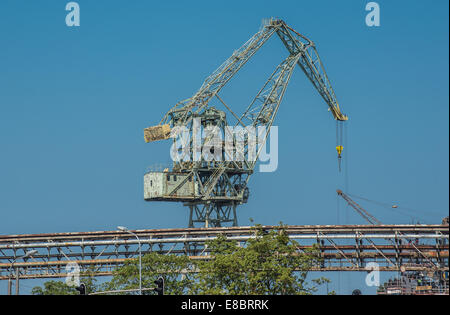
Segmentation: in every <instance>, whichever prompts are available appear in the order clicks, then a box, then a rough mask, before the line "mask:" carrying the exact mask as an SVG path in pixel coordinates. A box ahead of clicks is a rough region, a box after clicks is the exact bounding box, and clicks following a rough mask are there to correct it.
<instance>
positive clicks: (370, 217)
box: [336, 189, 382, 225]
mask: <svg viewBox="0 0 450 315" xmlns="http://www.w3.org/2000/svg"><path fill="white" fill-rule="evenodd" d="M336 193H337V194H338V196H340V197H342V199H344V200H345V201H347V203H348V204H349V205H350V206H351V207H352V208H353V209H355V211H356V212H358V213H359V215H360V216H362V217H363V218H364V219H365V220H366V221H367V222H369V223H370V224H372V225H382V223H381V222H380V221H379V220H378V219H377V218H375V217H374V216H373V215H371V214H370V213H369V212H368V211H367V210H365V209H364V208H363V207H361V206H360V205H359V204H357V203H356V202H355V201H354V200H353V199H352V198H350V197H349V196H348V195H347V194H345V193H344V192H343V191H342V190H340V189H338V190H336Z"/></svg>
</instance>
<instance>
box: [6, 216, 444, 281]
mask: <svg viewBox="0 0 450 315" xmlns="http://www.w3.org/2000/svg"><path fill="white" fill-rule="evenodd" d="M277 228H278V227H277V226H263V227H262V229H264V230H266V231H270V230H272V229H277ZM285 230H286V233H287V234H288V236H289V237H290V238H291V239H293V240H295V241H297V242H298V244H299V245H298V250H299V252H302V251H303V250H306V249H308V248H311V246H312V245H313V244H316V243H317V244H318V245H319V250H320V253H321V256H322V258H323V263H322V264H321V265H320V266H316V267H314V270H318V271H319V270H320V271H364V270H365V265H366V264H367V263H368V262H377V263H379V264H380V270H385V271H398V270H399V268H400V267H402V268H406V269H407V270H448V256H449V245H448V244H449V242H448V238H449V229H448V225H377V226H369V225H347V226H345V225H340V226H333V225H318V226H314V225H304V226H299V225H290V226H286V227H285ZM133 232H134V233H136V235H138V237H139V238H140V241H141V243H142V251H143V253H144V254H145V253H149V252H158V253H161V254H177V255H188V256H191V258H192V259H208V255H209V253H208V250H207V249H205V248H204V243H205V241H207V240H210V239H213V238H215V237H217V236H218V235H220V234H223V235H226V236H227V238H229V239H233V240H236V241H239V242H241V243H245V241H247V240H248V239H250V238H253V237H254V236H255V229H254V228H252V227H224V228H217V227H215V228H189V229H151V230H135V231H133ZM137 243H138V242H137V239H135V238H134V237H132V236H130V235H129V234H128V233H124V232H120V231H93V232H70V233H46V234H23V235H1V236H0V279H8V278H9V277H10V276H11V274H13V272H14V271H15V270H16V269H17V268H18V269H19V277H20V278H23V279H30V278H54V277H63V276H65V275H66V274H67V271H66V270H65V268H66V266H67V265H68V264H69V263H70V262H76V263H77V264H78V265H79V266H80V269H81V271H83V270H86V269H87V268H88V267H90V268H92V267H94V272H95V274H96V275H98V276H103V275H111V273H112V271H113V270H114V268H116V267H117V266H121V265H123V263H124V262H125V261H126V260H127V259H130V258H135V257H137V253H138V246H137ZM29 250H36V251H37V253H35V254H34V255H33V256H32V257H28V258H25V259H24V258H21V256H23V254H24V253H25V252H26V251H29Z"/></svg>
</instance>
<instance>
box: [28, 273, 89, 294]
mask: <svg viewBox="0 0 450 315" xmlns="http://www.w3.org/2000/svg"><path fill="white" fill-rule="evenodd" d="M96 281H97V279H96V278H94V274H93V272H92V271H87V272H85V273H83V274H82V275H81V277H80V283H84V284H85V286H86V293H87V294H89V293H91V292H96V291H97V290H98V288H97V286H96ZM31 294H33V295H79V294H80V292H78V291H77V290H76V289H75V287H74V286H68V285H67V284H66V283H65V282H63V281H54V280H52V281H46V282H45V283H44V287H40V286H36V287H34V288H33V289H32V290H31Z"/></svg>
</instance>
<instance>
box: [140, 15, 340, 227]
mask: <svg viewBox="0 0 450 315" xmlns="http://www.w3.org/2000/svg"><path fill="white" fill-rule="evenodd" d="M275 33H276V34H277V35H278V37H279V38H280V39H281V41H282V42H283V44H284V46H285V47H286V48H287V50H288V52H289V54H288V56H287V57H286V58H285V59H284V60H282V61H281V63H280V64H279V65H278V66H277V67H276V68H275V70H274V71H273V73H272V74H271V75H270V77H269V78H268V79H267V81H266V82H265V84H264V85H263V87H262V88H261V90H260V91H259V92H258V94H257V95H256V97H255V98H254V99H253V101H252V102H251V103H250V104H249V105H248V107H247V108H246V109H245V110H244V112H243V113H241V114H237V113H236V112H235V111H233V110H232V108H231V107H230V106H228V105H227V104H226V102H225V101H224V100H223V99H222V97H221V96H220V95H219V92H220V91H221V90H222V89H223V87H224V86H225V85H226V84H227V83H228V82H229V81H230V79H231V78H233V77H234V76H235V75H236V73H237V72H238V71H239V70H240V69H241V68H242V67H243V66H244V65H245V64H246V63H247V62H248V61H249V60H250V59H251V57H252V56H253V55H254V54H255V53H256V52H257V51H258V50H259V49H260V48H261V47H262V46H263V45H264V44H265V43H266V42H267V41H268V40H269V39H270V38H271V37H272V36H273V35H274V34H275ZM296 65H298V66H299V67H300V68H301V69H302V71H303V72H304V73H305V75H306V76H307V77H308V79H309V80H310V81H311V83H312V84H313V86H314V87H315V88H316V90H317V91H318V92H319V94H320V95H321V96H322V98H323V99H324V100H325V102H326V104H327V105H328V109H329V111H331V113H332V115H333V118H334V119H335V120H336V121H338V122H339V121H340V122H343V121H346V120H347V119H348V118H347V116H345V115H344V114H342V112H341V110H340V107H339V103H338V101H337V99H336V96H335V94H334V91H333V88H332V86H331V83H330V81H329V79H328V76H327V74H326V72H325V68H324V66H323V64H322V61H321V60H320V58H319V55H318V53H317V50H316V47H315V45H314V43H313V42H312V41H310V40H309V39H308V38H306V37H305V36H303V35H301V34H299V33H298V32H296V31H295V30H293V29H292V28H291V27H289V26H288V25H287V24H286V23H285V22H284V21H283V20H279V19H270V20H268V21H267V22H266V23H265V24H263V25H262V27H261V29H260V30H259V31H258V32H257V33H256V34H255V35H254V36H252V37H251V38H250V39H249V40H248V41H247V42H246V43H245V44H244V45H243V46H242V47H241V48H239V49H238V50H236V51H234V52H233V54H232V55H231V56H230V57H229V58H228V59H227V60H226V61H225V62H224V63H223V64H222V65H221V66H220V67H219V68H217V70H216V71H214V72H213V73H212V74H211V75H210V76H209V77H207V78H206V80H205V81H204V82H203V84H202V86H201V87H200V89H199V90H198V91H197V92H196V93H195V94H194V95H193V96H192V97H191V98H188V99H186V100H183V101H181V102H179V103H177V104H176V105H175V106H174V107H172V108H171V109H170V110H169V111H168V112H167V113H166V114H165V115H164V117H163V118H162V120H161V122H160V124H159V125H158V126H154V127H149V128H146V129H144V138H145V141H146V142H152V141H156V140H164V139H170V138H173V141H174V146H173V148H175V149H174V150H175V151H177V152H178V153H180V152H181V155H180V154H179V155H178V159H176V160H174V161H173V166H172V169H171V170H169V169H166V170H165V171H164V172H149V173H146V174H145V175H144V198H145V200H147V201H178V202H183V203H184V205H186V206H188V207H189V209H190V215H189V227H194V225H195V224H198V223H200V224H202V225H204V226H207V227H208V226H222V225H223V224H227V223H231V224H232V225H234V226H236V225H237V215H236V207H237V206H238V205H240V204H243V203H246V202H247V200H248V197H249V190H248V187H247V184H248V181H249V179H250V177H251V175H252V174H253V171H254V168H255V165H256V161H257V159H258V157H259V155H260V153H261V149H262V148H263V145H264V143H265V142H266V140H267V137H268V135H269V132H270V128H271V127H272V124H273V122H274V119H275V116H276V114H277V111H278V109H279V106H280V104H281V102H282V99H283V96H284V94H285V91H286V88H287V86H288V83H289V80H290V78H291V76H292V72H293V70H294V68H295V66H296ZM214 102H217V103H218V106H220V107H221V108H223V109H224V110H220V109H218V106H213V103H214ZM230 115H231V116H232V117H233V118H232V119H233V121H234V122H233V123H232V124H231V125H234V127H235V128H241V129H240V130H241V131H243V132H242V133H240V134H231V135H230V134H229V129H227V126H229V125H230V124H229V122H228V120H227V116H228V118H230ZM201 128H204V129H205V130H210V131H211V130H215V131H214V132H210V133H208V134H206V133H205V137H201V136H200V139H197V137H196V136H195V135H197V133H198V131H199V129H201ZM180 130H183V132H187V135H188V136H185V137H184V138H183V140H182V142H183V143H182V144H183V145H182V148H180V146H179V143H178V146H177V137H179V136H180V134H181V132H180ZM217 131H219V133H220V134H221V135H225V141H224V140H223V139H222V137H218V135H217ZM190 135H193V136H190ZM227 136H229V137H227ZM255 139H258V141H256V140H255ZM178 140H179V139H178ZM256 142H257V144H258V145H257V146H258V148H257V151H256V154H253V156H252V158H251V159H250V158H248V159H245V158H244V159H237V160H236V159H230V155H231V156H232V157H234V156H236V155H238V153H239V154H241V155H242V156H250V152H251V151H252V150H254V149H255V146H256ZM199 144H200V147H203V148H204V147H206V148H208V149H209V151H210V152H206V153H207V154H206V155H209V157H210V158H205V156H204V154H203V153H204V152H203V151H202V152H201V153H200V156H199V152H198V147H199V146H198V145H199ZM239 145H240V147H239ZM223 146H225V150H222V149H220V150H216V149H217V147H220V148H222V147H223ZM175 151H174V152H175ZM209 153H210V154H209ZM338 154H339V156H340V151H339V149H338ZM211 155H212V156H213V158H211ZM195 157H199V158H195Z"/></svg>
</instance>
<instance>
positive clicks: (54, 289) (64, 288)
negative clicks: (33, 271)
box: [31, 280, 79, 295]
mask: <svg viewBox="0 0 450 315" xmlns="http://www.w3.org/2000/svg"><path fill="white" fill-rule="evenodd" d="M31 294H33V295H75V294H79V293H78V291H77V290H75V288H74V287H69V286H68V285H67V284H65V283H64V282H62V281H53V280H52V281H46V282H45V283H44V287H39V286H37V287H34V288H33V289H32V290H31Z"/></svg>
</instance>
